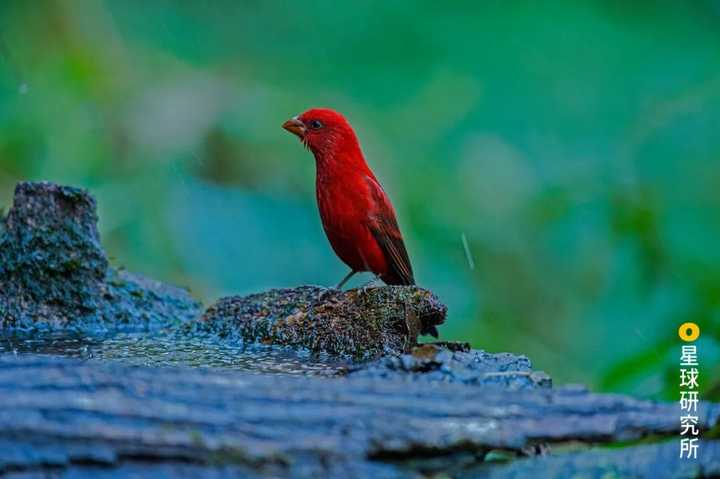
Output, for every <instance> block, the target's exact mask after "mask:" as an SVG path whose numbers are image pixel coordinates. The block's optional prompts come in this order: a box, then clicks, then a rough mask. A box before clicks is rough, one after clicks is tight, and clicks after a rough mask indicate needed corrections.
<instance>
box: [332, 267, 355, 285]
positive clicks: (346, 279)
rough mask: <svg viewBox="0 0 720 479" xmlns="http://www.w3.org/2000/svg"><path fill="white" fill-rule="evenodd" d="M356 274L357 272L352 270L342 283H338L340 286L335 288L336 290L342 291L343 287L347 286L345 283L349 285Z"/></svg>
mask: <svg viewBox="0 0 720 479" xmlns="http://www.w3.org/2000/svg"><path fill="white" fill-rule="evenodd" d="M355 273H357V271H355V270H354V269H353V270H350V272H349V273H348V274H346V275H345V277H344V278H343V279H342V281H340V282H339V283H338V285H337V286H335V289H342V287H343V286H345V283H347V282H348V280H349V279H350V278H352V277H353V276H354V275H355Z"/></svg>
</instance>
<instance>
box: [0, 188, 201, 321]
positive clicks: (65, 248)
mask: <svg viewBox="0 0 720 479" xmlns="http://www.w3.org/2000/svg"><path fill="white" fill-rule="evenodd" d="M97 221H98V218H97V213H96V203H95V199H94V198H93V197H92V196H91V195H90V194H89V193H88V192H87V191H85V190H83V189H80V188H73V187H68V186H59V185H55V184H52V183H47V182H40V183H33V182H24V183H19V184H18V185H17V187H16V189H15V198H14V201H13V206H12V208H11V209H10V211H9V212H8V214H7V216H6V217H5V218H2V219H1V220H0V222H1V223H2V226H1V227H0V328H19V329H27V328H38V327H50V328H54V329H57V328H67V327H72V328H81V329H82V328H86V327H87V328H90V327H93V328H95V327H103V328H116V327H122V328H125V327H133V328H137V327H139V326H142V327H148V326H153V325H161V324H169V323H171V322H176V321H185V320H188V319H190V318H192V317H194V316H196V315H197V314H198V313H199V308H200V304H199V303H198V302H197V301H195V300H194V299H192V298H191V297H190V295H189V294H188V293H187V291H184V290H182V289H179V288H174V287H172V286H168V285H164V284H162V283H160V282H157V281H153V280H149V279H146V278H143V277H142V276H139V275H135V274H132V273H129V272H126V271H123V270H116V269H114V268H112V267H111V266H110V265H109V262H108V259H107V256H106V255H105V251H104V250H103V249H102V246H101V245H100V235H99V233H98V230H97Z"/></svg>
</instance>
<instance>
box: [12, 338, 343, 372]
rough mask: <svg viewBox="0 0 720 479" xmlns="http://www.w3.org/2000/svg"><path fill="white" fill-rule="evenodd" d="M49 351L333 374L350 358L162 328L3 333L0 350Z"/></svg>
mask: <svg viewBox="0 0 720 479" xmlns="http://www.w3.org/2000/svg"><path fill="white" fill-rule="evenodd" d="M27 353H33V354H48V355H54V356H68V357H73V358H80V359H85V360H103V361H119V362H123V363H125V364H132V365H142V366H161V367H162V366H194V367H213V368H221V369H232V370H239V371H245V372H250V373H258V374H260V373H263V374H268V373H272V374H285V375H305V376H308V375H310V376H334V375H337V374H341V373H342V372H343V371H344V366H346V363H343V362H339V361H332V360H330V359H329V358H324V357H323V358H317V357H313V356H312V355H310V354H309V353H303V352H296V351H292V350H288V349H281V348H277V347H270V346H262V345H236V344H228V343H226V342H223V341H219V340H218V339H217V338H184V337H177V336H175V335H167V334H162V333H152V334H148V333H118V334H114V335H95V336H88V335H82V334H79V333H62V334H60V333H55V334H47V333H46V334H42V335H38V334H34V335H32V336H30V335H22V334H0V355H5V354H27Z"/></svg>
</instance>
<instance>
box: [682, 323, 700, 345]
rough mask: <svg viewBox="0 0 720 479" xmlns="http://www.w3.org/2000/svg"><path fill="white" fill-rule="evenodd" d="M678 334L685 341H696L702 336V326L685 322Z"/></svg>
mask: <svg viewBox="0 0 720 479" xmlns="http://www.w3.org/2000/svg"><path fill="white" fill-rule="evenodd" d="M678 336H680V339H682V340H683V341H685V342H688V343H689V342H691V341H695V340H696V339H697V338H699V337H700V326H698V325H697V324H695V323H683V324H681V325H680V329H678Z"/></svg>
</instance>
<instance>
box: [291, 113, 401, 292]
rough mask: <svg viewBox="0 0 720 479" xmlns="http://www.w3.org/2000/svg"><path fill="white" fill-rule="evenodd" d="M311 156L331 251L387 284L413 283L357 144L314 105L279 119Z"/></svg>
mask: <svg viewBox="0 0 720 479" xmlns="http://www.w3.org/2000/svg"><path fill="white" fill-rule="evenodd" d="M283 128H285V129H286V130H287V131H289V132H291V133H293V134H295V135H297V136H298V137H299V138H300V140H301V141H302V143H303V144H304V145H305V146H306V147H307V148H308V149H309V150H310V151H312V153H313V155H315V166H316V172H317V175H316V182H315V192H316V195H317V202H318V208H319V210H320V218H321V219H322V224H323V229H324V230H325V234H326V235H327V237H328V240H330V245H331V246H332V248H333V250H335V253H336V254H337V255H338V256H339V257H340V259H341V260H343V261H344V262H345V264H347V265H348V266H349V267H350V272H349V273H348V274H347V275H346V276H345V277H344V278H343V279H342V281H340V283H339V284H338V285H337V288H338V289H340V288H342V286H343V285H344V284H345V283H346V282H347V280H349V279H350V278H351V277H352V276H353V275H354V274H355V273H358V272H360V271H371V272H373V273H375V274H376V275H377V276H379V277H380V279H382V280H383V281H384V282H385V283H386V284H415V278H414V277H413V271H412V267H411V266H410V259H409V258H408V254H407V250H406V249H405V243H403V238H402V234H400V228H399V227H398V224H397V220H396V219H395V209H394V208H393V206H392V204H391V203H390V199H389V198H388V197H387V195H386V194H385V191H384V190H383V188H382V186H380V182H379V181H378V180H377V178H375V175H374V174H373V172H372V171H371V170H370V167H369V166H368V165H367V163H366V162H365V157H364V156H363V152H362V150H360V143H359V142H358V139H357V136H355V132H354V131H353V129H352V127H351V126H350V124H349V123H348V122H347V120H346V119H345V117H344V116H342V115H341V114H340V113H338V112H336V111H333V110H330V109H326V108H313V109H310V110H308V111H306V112H305V113H303V114H302V115H299V116H296V117H293V118H291V119H289V120H288V121H286V122H285V123H283Z"/></svg>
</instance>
